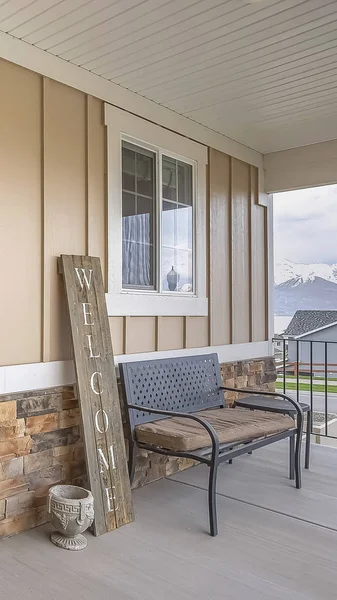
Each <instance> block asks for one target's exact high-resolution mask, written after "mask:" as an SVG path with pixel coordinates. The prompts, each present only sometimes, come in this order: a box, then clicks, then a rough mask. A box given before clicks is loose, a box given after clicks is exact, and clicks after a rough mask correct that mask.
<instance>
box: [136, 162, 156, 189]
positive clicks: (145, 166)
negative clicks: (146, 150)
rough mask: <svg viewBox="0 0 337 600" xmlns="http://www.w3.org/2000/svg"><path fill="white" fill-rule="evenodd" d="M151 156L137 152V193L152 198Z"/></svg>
mask: <svg viewBox="0 0 337 600" xmlns="http://www.w3.org/2000/svg"><path fill="white" fill-rule="evenodd" d="M153 166H154V164H153V157H150V156H144V154H138V153H137V194H144V196H150V197H151V198H153V182H154V179H153Z"/></svg>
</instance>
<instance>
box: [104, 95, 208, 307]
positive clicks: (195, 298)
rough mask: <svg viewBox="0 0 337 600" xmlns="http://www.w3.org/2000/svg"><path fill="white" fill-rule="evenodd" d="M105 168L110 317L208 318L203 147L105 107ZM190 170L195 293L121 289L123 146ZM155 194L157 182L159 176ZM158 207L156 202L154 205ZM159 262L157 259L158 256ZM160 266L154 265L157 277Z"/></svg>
mask: <svg viewBox="0 0 337 600" xmlns="http://www.w3.org/2000/svg"><path fill="white" fill-rule="evenodd" d="M105 124H106V126H107V169H108V174H107V175H108V293H107V295H106V300H107V307H108V314H109V316H207V315H208V299H207V297H206V166H207V148H206V147H205V146H203V145H202V144H198V143H196V142H193V141H192V140H189V139H188V138H185V137H183V136H181V135H179V134H176V133H173V132H171V131H169V130H166V129H164V128H162V127H160V126H158V125H155V124H153V123H150V122H148V121H145V120H144V119H141V118H139V117H136V116H134V115H132V114H130V113H127V112H125V111H123V110H120V109H118V108H115V107H113V106H111V105H109V104H106V105H105ZM123 140H125V141H128V142H130V143H132V144H134V145H135V146H137V145H139V146H140V147H144V148H147V149H149V150H152V151H155V152H156V153H157V156H158V152H159V153H160V154H161V155H162V154H164V155H167V156H171V157H172V158H175V159H178V160H181V161H182V162H186V163H189V164H192V165H193V173H194V181H193V184H194V203H193V210H194V211H195V216H194V224H195V225H194V248H193V250H194V260H193V263H194V267H193V278H194V279H193V287H194V293H191V292H188V293H185V294H184V293H180V292H167V291H163V292H159V291H158V290H143V289H127V288H124V289H123V287H122V141H123ZM158 175H159V176H158V182H157V189H159V188H158V186H159V184H160V182H161V173H159V172H158ZM158 205H159V203H158ZM157 260H158V257H157ZM159 267H160V265H157V272H158V269H159Z"/></svg>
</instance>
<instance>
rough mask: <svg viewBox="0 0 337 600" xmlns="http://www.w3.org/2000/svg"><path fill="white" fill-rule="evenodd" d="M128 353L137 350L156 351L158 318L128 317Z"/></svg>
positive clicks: (126, 333)
mask: <svg viewBox="0 0 337 600" xmlns="http://www.w3.org/2000/svg"><path fill="white" fill-rule="evenodd" d="M125 320H126V325H125V326H126V331H125V338H126V348H125V352H126V353H127V354H133V353H135V352H154V351H155V350H156V337H157V336H156V318H155V317H126V319H125Z"/></svg>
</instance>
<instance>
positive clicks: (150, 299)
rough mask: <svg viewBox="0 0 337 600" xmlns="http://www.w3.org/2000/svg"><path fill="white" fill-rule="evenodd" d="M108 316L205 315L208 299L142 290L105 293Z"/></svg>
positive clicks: (206, 313)
mask: <svg viewBox="0 0 337 600" xmlns="http://www.w3.org/2000/svg"><path fill="white" fill-rule="evenodd" d="M106 303H107V309H108V315H109V317H125V316H127V317H207V315H208V299H207V298H197V297H196V296H173V295H171V294H170V295H165V294H162V295H161V294H155V293H142V292H126V291H125V292H121V293H120V294H106Z"/></svg>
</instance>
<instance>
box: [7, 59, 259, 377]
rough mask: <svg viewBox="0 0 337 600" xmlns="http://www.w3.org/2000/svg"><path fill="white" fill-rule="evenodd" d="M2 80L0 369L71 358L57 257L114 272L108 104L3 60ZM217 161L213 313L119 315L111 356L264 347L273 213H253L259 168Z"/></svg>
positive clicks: (212, 168)
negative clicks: (110, 266)
mask: <svg viewBox="0 0 337 600" xmlns="http://www.w3.org/2000/svg"><path fill="white" fill-rule="evenodd" d="M0 77H1V84H2V86H1V87H2V97H1V101H2V109H3V110H2V111H1V115H0V123H1V131H2V137H1V142H0V143H1V157H0V159H1V177H0V209H1V213H0V217H1V218H0V250H1V255H2V258H3V262H2V270H3V280H4V279H6V281H7V282H9V284H10V285H7V286H3V290H2V300H1V310H0V325H1V331H2V336H3V339H4V340H5V344H2V346H1V349H0V364H3V365H4V364H20V363H29V362H38V361H39V360H45V361H48V360H62V359H68V358H70V357H71V346H70V336H69V326H68V316H67V313H66V309H65V302H64V293H63V285H62V279H61V277H60V276H59V275H58V274H57V257H58V255H59V254H61V253H64V254H83V253H86V252H88V253H89V254H91V255H95V256H99V257H100V258H101V261H102V267H103V274H104V275H105V277H106V274H107V209H106V199H107V190H106V172H105V171H106V155H105V154H106V150H105V148H106V139H105V136H106V132H105V127H104V126H103V103H102V102H101V101H100V100H98V99H96V98H93V97H91V96H86V95H85V94H83V93H81V92H78V91H76V90H74V89H72V88H69V87H67V86H64V85H62V84H59V83H56V82H54V81H52V80H50V79H47V78H42V77H40V76H39V75H36V74H34V73H32V72H30V71H27V70H25V69H22V68H20V67H16V66H14V65H11V64H10V63H6V62H4V61H0ZM23 98H24V102H23ZM209 156H210V164H209V171H208V182H209V183H208V199H207V201H208V205H207V221H208V229H207V293H208V295H209V298H210V303H209V304H210V314H209V316H208V317H184V316H179V317H155V316H153V317H111V318H110V329H111V335H112V341H113V346H114V352H115V354H123V353H129V354H130V353H137V352H153V351H156V350H175V349H181V348H184V347H187V348H196V347H204V346H207V345H208V344H210V345H222V344H230V343H239V342H246V341H249V339H253V340H254V341H260V340H264V339H266V307H267V297H266V294H267V275H266V260H267V245H266V209H265V208H264V207H262V206H260V205H258V204H257V193H258V192H257V170H256V169H255V168H252V167H250V166H249V165H247V164H245V163H242V162H240V161H238V160H235V159H232V158H231V157H230V156H227V155H225V154H223V153H221V152H219V151H217V150H213V149H210V151H209ZM250 185H251V190H250V187H249V186H250ZM250 217H251V220H250ZM250 228H251V229H250ZM250 278H252V283H253V285H252V286H250ZM105 281H106V282H107V278H106V279H105ZM232 307H233V310H232ZM251 309H252V312H251ZM23 332H24V335H23Z"/></svg>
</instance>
